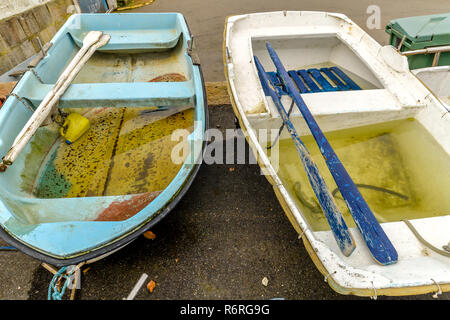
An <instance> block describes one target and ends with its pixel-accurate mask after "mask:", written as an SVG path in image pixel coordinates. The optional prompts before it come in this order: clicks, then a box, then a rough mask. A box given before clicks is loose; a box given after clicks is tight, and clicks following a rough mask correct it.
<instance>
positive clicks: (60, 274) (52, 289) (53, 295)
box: [47, 267, 71, 300]
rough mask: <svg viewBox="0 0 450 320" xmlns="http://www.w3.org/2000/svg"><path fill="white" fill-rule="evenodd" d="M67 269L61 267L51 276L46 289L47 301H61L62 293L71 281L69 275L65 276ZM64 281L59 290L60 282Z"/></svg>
mask: <svg viewBox="0 0 450 320" xmlns="http://www.w3.org/2000/svg"><path fill="white" fill-rule="evenodd" d="M67 269H68V267H63V268H61V269H59V270H58V271H57V272H56V274H55V275H54V276H53V278H52V281H51V282H50V285H49V287H48V296H47V299H48V300H62V297H63V296H64V293H65V291H66V288H67V286H68V285H69V282H70V281H71V275H67V274H65V273H66V271H67ZM62 279H65V281H64V284H63V286H62V288H60V285H59V283H60V281H61V280H62Z"/></svg>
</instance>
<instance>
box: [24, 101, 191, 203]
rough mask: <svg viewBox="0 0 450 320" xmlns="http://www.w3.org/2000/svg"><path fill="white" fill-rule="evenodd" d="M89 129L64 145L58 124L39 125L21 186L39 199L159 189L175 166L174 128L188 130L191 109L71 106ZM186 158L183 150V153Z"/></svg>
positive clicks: (168, 180)
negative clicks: (88, 125)
mask: <svg viewBox="0 0 450 320" xmlns="http://www.w3.org/2000/svg"><path fill="white" fill-rule="evenodd" d="M63 111H66V112H70V111H72V112H73V111H75V112H78V113H81V114H83V115H84V116H85V117H87V118H88V119H89V120H90V122H91V127H90V129H89V131H88V132H86V133H85V134H84V135H83V136H82V137H81V138H80V139H79V140H77V141H75V142H74V143H73V144H71V145H68V144H66V143H65V142H64V139H63V138H62V137H61V136H60V134H59V132H58V130H59V127H58V126H56V125H52V126H49V127H41V128H40V129H39V130H38V131H37V132H36V134H35V136H34V138H33V140H32V141H31V142H30V143H31V148H30V150H31V151H30V152H29V153H28V154H27V155H26V160H25V161H26V162H25V163H26V164H27V165H26V167H25V169H24V171H23V173H22V175H21V177H22V185H21V187H22V190H23V191H25V192H27V193H30V194H33V195H34V196H36V197H38V198H69V197H89V196H113V195H128V194H139V193H144V192H153V191H161V190H164V189H165V188H166V187H167V186H168V185H169V183H170V182H171V181H172V180H173V178H174V177H175V175H176V174H177V173H178V171H179V170H180V168H181V166H182V164H181V163H174V162H173V161H172V158H171V155H172V150H173V147H174V146H175V145H177V144H179V143H180V141H172V138H171V135H172V133H173V132H174V131H175V130H177V129H186V131H185V132H186V133H188V132H192V130H193V124H194V120H193V114H194V112H193V108H192V107H191V106H189V107H178V108H173V107H170V108H167V110H162V111H161V110H159V111H156V110H155V108H150V107H139V108H91V109H72V110H64V109H63ZM185 156H187V154H186V155H185Z"/></svg>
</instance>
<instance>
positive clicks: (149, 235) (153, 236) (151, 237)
mask: <svg viewBox="0 0 450 320" xmlns="http://www.w3.org/2000/svg"><path fill="white" fill-rule="evenodd" d="M144 237H145V238H146V239H149V240H154V239H156V234H154V233H153V232H151V231H147V232H144Z"/></svg>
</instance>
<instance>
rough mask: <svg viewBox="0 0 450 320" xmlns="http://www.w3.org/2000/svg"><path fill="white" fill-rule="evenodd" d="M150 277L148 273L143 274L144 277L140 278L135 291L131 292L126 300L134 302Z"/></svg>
mask: <svg viewBox="0 0 450 320" xmlns="http://www.w3.org/2000/svg"><path fill="white" fill-rule="evenodd" d="M147 278H148V275H147V274H146V273H143V274H142V276H141V277H140V278H139V280H138V282H137V283H136V285H135V286H134V288H133V290H131V292H130V294H129V295H128V297H127V298H126V299H124V300H134V297H136V295H137V293H138V291H139V289H141V287H142V285H143V284H144V283H145V280H147Z"/></svg>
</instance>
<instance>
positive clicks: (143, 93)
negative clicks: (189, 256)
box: [0, 13, 208, 266]
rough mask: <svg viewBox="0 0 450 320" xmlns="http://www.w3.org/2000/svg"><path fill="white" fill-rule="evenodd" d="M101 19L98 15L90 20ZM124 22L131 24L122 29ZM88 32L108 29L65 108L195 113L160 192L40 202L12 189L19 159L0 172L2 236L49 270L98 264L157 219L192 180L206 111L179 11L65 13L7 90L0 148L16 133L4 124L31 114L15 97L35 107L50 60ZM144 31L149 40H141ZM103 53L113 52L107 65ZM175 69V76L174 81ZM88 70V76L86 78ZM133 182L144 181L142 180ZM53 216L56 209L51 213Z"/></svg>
mask: <svg viewBox="0 0 450 320" xmlns="http://www.w3.org/2000/svg"><path fill="white" fill-rule="evenodd" d="M99 17H100V20H101V21H99V20H98V19H97V18H99ZM121 24H126V25H127V26H128V28H129V29H127V30H121V29H117V30H115V29H114V28H117V27H118V26H120V25H121ZM155 24H156V25H155ZM132 25H135V26H136V28H135V29H133V28H132V27H131V28H130V26H132ZM156 26H159V27H161V26H165V27H166V29H165V30H166V31H167V32H165V33H164V32H163V33H162V36H161V37H158V36H157V32H155V31H154V30H150V29H152V28H155V27H156ZM138 28H144V29H145V30H147V31H146V32H147V33H146V35H145V36H142V37H140V36H136V33H137V32H138V31H139V29H138ZM156 28H157V27H156ZM171 28H172V29H173V30H172V29H171ZM89 30H103V31H104V32H106V33H108V32H110V33H111V34H112V40H113V41H112V42H111V43H109V44H108V45H110V47H108V45H106V46H105V48H104V49H106V50H103V51H102V52H99V53H98V54H96V55H97V56H94V59H93V61H92V62H89V63H90V64H89V63H88V65H87V66H86V68H85V69H83V70H82V71H81V73H80V74H79V75H78V78H76V79H75V80H76V81H75V83H74V84H73V85H72V86H71V90H72V93H71V92H69V91H70V90H69V91H68V92H67V94H66V95H63V97H62V99H61V101H60V105H59V107H60V108H72V109H71V110H81V109H76V108H86V107H87V108H89V107H91V108H96V109H98V110H100V112H101V110H105V107H106V108H116V107H120V108H122V110H125V109H124V107H125V108H126V107H131V108H134V109H135V108H140V107H144V109H142V110H144V111H142V113H139V111H137V114H142V115H148V114H150V112H152V113H151V114H155V111H158V110H170V108H175V109H174V110H178V109H180V108H181V109H183V107H184V106H186V108H191V109H192V110H193V112H192V120H193V123H192V125H191V127H192V131H190V134H189V135H188V137H187V142H188V143H189V146H190V149H189V150H190V151H189V153H188V154H187V155H185V158H184V160H183V161H182V162H181V164H180V165H179V171H178V172H176V174H175V176H173V177H172V178H171V179H172V180H170V181H168V182H167V183H166V187H165V189H163V190H161V191H158V192H153V193H152V192H147V193H135V194H134V193H131V194H130V193H127V194H125V195H122V194H121V193H117V194H112V195H106V196H101V194H100V195H96V196H95V195H94V196H90V195H80V196H75V197H72V198H71V197H68V198H54V199H51V198H49V199H43V198H39V196H36V195H35V194H31V193H25V192H24V191H22V190H20V188H19V187H16V185H19V186H20V181H22V182H23V177H22V178H20V175H21V170H23V168H24V169H26V166H25V165H24V163H26V162H24V160H23V159H22V158H21V157H20V156H19V158H18V161H17V164H16V163H14V164H13V165H12V166H11V167H10V168H8V170H7V171H6V172H5V174H3V175H2V176H0V179H2V180H3V185H7V184H8V182H9V184H10V189H9V190H8V189H7V188H4V192H2V196H1V197H0V200H1V201H0V204H1V209H0V237H2V238H3V239H4V240H5V241H7V242H8V243H10V244H11V245H13V246H15V247H16V248H17V249H19V250H21V251H22V252H24V253H26V254H28V255H30V256H32V257H34V258H36V259H38V260H40V261H43V262H46V263H49V264H51V265H54V266H67V265H74V264H78V263H82V262H88V263H89V262H94V261H97V260H98V259H101V258H103V257H105V256H107V255H109V254H112V253H114V252H116V251H117V250H119V249H121V248H123V247H124V246H126V245H127V244H129V243H130V242H131V241H133V240H134V239H136V238H137V237H138V236H139V235H141V234H142V233H143V232H145V231H147V230H148V229H150V228H152V227H153V226H154V225H155V224H157V223H158V222H160V221H161V220H162V219H163V218H164V217H165V216H166V215H167V214H168V213H169V212H170V211H171V210H172V209H173V208H174V207H175V206H176V204H177V203H178V202H179V201H180V200H181V199H182V197H183V196H184V195H185V194H186V192H187V191H188V189H189V187H190V186H191V184H192V183H193V181H194V179H195V176H196V174H197V172H198V170H199V168H200V166H201V163H202V156H203V152H204V148H205V142H204V141H205V139H204V134H205V131H206V129H207V126H208V111H207V101H206V92H205V86H204V79H203V75H202V71H201V66H200V64H199V62H198V61H197V60H196V61H193V60H192V58H191V54H192V53H191V52H190V51H189V50H190V41H192V38H191V35H190V32H189V29H188V26H187V23H186V21H185V19H184V17H183V16H182V15H181V14H176V13H174V14H126V15H123V14H117V15H116V14H111V15H91V14H88V15H74V16H72V17H71V18H69V20H68V21H67V23H66V24H65V25H64V26H63V27H62V28H61V30H60V31H59V32H58V33H57V34H56V35H55V37H54V38H53V40H52V43H53V45H52V46H51V49H50V50H49V52H48V55H47V56H46V57H45V58H44V59H43V60H42V61H41V62H40V63H39V64H38V65H37V67H36V69H35V72H27V73H26V74H25V75H24V77H23V78H22V79H21V81H20V82H19V83H18V84H17V86H16V87H15V89H14V91H13V93H14V95H13V96H12V97H10V98H9V99H8V100H7V101H6V102H5V104H4V106H3V108H2V109H1V111H0V122H1V123H2V124H3V130H2V132H0V139H1V141H2V143H1V149H2V150H1V152H2V153H5V152H6V151H7V149H8V148H9V143H11V141H12V139H13V138H14V137H13V134H14V132H15V131H16V130H17V129H11V128H16V127H18V126H20V125H23V123H25V122H26V119H27V117H29V116H30V110H27V109H28V108H27V106H25V105H23V104H22V103H21V101H19V100H18V98H17V97H22V98H26V100H27V101H28V103H30V104H32V105H35V104H36V103H39V102H40V100H42V98H43V97H41V96H42V92H41V91H44V92H45V90H46V88H47V87H49V86H50V85H51V84H52V82H53V81H54V80H55V79H56V78H57V76H58V74H59V73H60V72H61V71H62V70H63V67H64V62H61V61H60V62H58V63H56V64H52V63H51V61H53V60H54V58H55V57H60V58H61V59H63V58H64V59H67V57H69V58H70V56H71V55H73V54H72V53H68V52H69V50H76V47H77V45H79V43H78V42H77V39H79V38H82V36H83V33H84V32H87V31H89ZM137 30H138V31H137ZM174 36H175V38H176V39H174V38H173V37H174ZM146 37H147V38H148V39H147V40H149V39H150V40H151V41H150V40H149V41H147V40H146ZM127 38H130V39H131V40H133V41H134V42H133V41H131V40H130V41H131V42H130V44H129V45H127V41H125V40H126V39H127ZM114 39H115V40H114ZM124 39H125V40H124ZM111 54H112V55H116V56H117V57H118V59H116V60H115V61H116V62H114V61H112V62H113V63H112V64H111V62H110V60H111V59H110V58H109V57H110V56H109V55H111ZM128 57H136V61H137V64H138V65H137V66H134V67H133V69H131V70H129V69H128V67H127V61H128V60H127V59H129V58H128ZM152 57H156V59H159V61H160V63H159V64H158V65H159V67H158V68H150V69H149V68H148V67H147V65H148V64H154V62H152V60H151V59H152ZM102 58H106V60H105V61H106V65H105V66H104V67H102V68H100V69H99V68H98V62H100V63H101V62H102V61H101V59H102ZM121 59H122V60H121ZM124 59H125V60H124ZM121 61H125V64H123V63H122V62H121ZM130 61H131V60H130ZM139 61H141V62H139ZM108 68H110V69H108ZM111 68H112V69H111ZM109 70H111V72H110V71H109ZM149 70H151V72H150V73H148V72H149ZM176 71H179V73H181V74H182V75H183V76H180V77H177V79H172V78H174V75H175V73H174V72H176ZM36 73H37V74H40V75H41V79H37V77H36ZM91 75H92V76H93V77H94V79H90V76H91ZM99 76H100V78H99ZM95 77H97V78H95ZM178 78H180V79H178ZM152 79H153V80H152ZM150 80H151V81H150ZM171 81H178V82H171ZM133 93H134V94H133ZM44 95H45V94H44ZM96 95H97V97H98V99H94V100H90V98H89V97H95V96H96ZM33 99H34V100H33ZM22 100H24V99H22ZM155 105H156V106H158V107H157V108H156V109H155V108H154V107H152V108H154V109H149V110H150V111H145V110H147V109H148V108H149V107H145V106H155ZM177 108H178V109H177ZM92 110H94V109H92ZM174 112H177V111H174ZM94 113H96V111H95V112H94ZM156 119H158V118H156ZM160 122H161V121H160ZM5 123H6V124H7V125H5ZM21 123H22V124H21ZM10 126H12V127H11V128H8V127H10ZM8 129H9V131H8ZM180 129H182V128H180ZM123 130H125V129H123ZM127 130H128V129H127ZM11 131H12V132H11ZM135 131H136V130H135ZM136 132H137V131H136ZM125 133H126V130H125ZM138 133H139V132H138ZM156 138H157V137H156ZM151 139H154V138H150V141H151ZM32 143H33V140H32ZM74 145H76V142H75V144H74ZM137 145H139V143H138V144H137ZM25 151H27V150H25ZM25 153H26V152H25ZM55 154H56V153H55ZM169 155H170V154H169ZM152 157H153V155H152ZM14 165H15V167H14ZM29 165H30V164H29ZM116 165H117V164H116ZM112 166H113V164H112V163H111V167H112ZM47 167H48V166H47ZM39 170H41V171H42V169H39ZM116 171H117V170H116ZM122 175H123V174H122ZM22 176H23V174H22ZM119 176H120V174H119ZM36 177H37V175H36ZM140 178H142V179H144V180H145V178H146V177H140ZM35 179H36V178H35ZM118 181H120V180H118ZM5 182H6V183H5ZM11 182H13V183H11ZM22 185H23V183H22ZM15 188H17V189H18V191H15ZM105 188H106V187H105ZM119 189H120V188H119ZM103 192H106V189H105V190H104V191H103ZM141 192H142V191H141ZM71 209H72V210H73V211H74V212H77V211H79V212H80V214H81V215H79V216H76V215H74V217H75V219H73V220H72V219H71V216H70V211H71ZM58 212H63V214H61V215H58ZM117 215H118V216H117ZM94 220H97V221H94Z"/></svg>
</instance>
